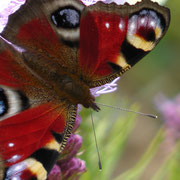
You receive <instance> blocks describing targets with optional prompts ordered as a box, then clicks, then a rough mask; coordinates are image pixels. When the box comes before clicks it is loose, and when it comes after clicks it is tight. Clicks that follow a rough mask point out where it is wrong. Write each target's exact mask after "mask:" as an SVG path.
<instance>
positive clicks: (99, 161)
mask: <svg viewBox="0 0 180 180" xmlns="http://www.w3.org/2000/svg"><path fill="white" fill-rule="evenodd" d="M91 122H92V128H93V133H94V140H95V144H96V151H97V155H98V166H99V170H100V171H101V170H102V164H101V157H100V153H99V147H98V143H97V137H96V131H95V126H94V119H93V115H92V110H91Z"/></svg>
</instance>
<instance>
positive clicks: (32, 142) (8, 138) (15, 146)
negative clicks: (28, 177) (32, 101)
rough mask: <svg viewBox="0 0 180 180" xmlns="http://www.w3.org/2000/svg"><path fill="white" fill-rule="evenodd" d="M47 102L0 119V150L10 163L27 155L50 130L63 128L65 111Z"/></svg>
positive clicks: (49, 133)
mask: <svg viewBox="0 0 180 180" xmlns="http://www.w3.org/2000/svg"><path fill="white" fill-rule="evenodd" d="M62 110H64V109H61V110H59V111H58V109H57V107H54V106H52V105H50V104H45V105H41V106H39V107H36V108H32V109H28V110H26V111H23V112H21V113H19V114H17V115H15V116H12V117H10V118H8V119H5V120H4V121H3V120H2V121H1V122H0V132H1V135H0V145H1V147H0V151H1V155H2V158H3V159H4V160H5V161H6V165H7V166H10V165H12V164H15V163H17V162H19V161H22V160H24V159H25V158H27V157H28V156H30V155H31V154H32V153H33V152H34V151H36V150H37V149H39V148H40V147H42V146H44V145H46V144H47V143H48V142H49V141H50V140H51V139H52V134H51V130H52V131H56V132H60V133H61V132H64V127H65V120H66V114H65V112H64V111H63V112H62Z"/></svg>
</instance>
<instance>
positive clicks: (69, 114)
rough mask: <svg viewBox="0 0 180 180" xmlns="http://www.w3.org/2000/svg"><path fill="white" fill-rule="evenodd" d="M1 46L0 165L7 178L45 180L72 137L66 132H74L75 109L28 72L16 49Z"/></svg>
mask: <svg viewBox="0 0 180 180" xmlns="http://www.w3.org/2000/svg"><path fill="white" fill-rule="evenodd" d="M0 45H1V46H0V132H1V134H0V159H1V162H0V164H1V166H3V167H6V170H5V171H4V170H3V171H4V172H3V173H4V175H5V176H4V178H5V177H6V178H8V179H13V178H20V179H30V178H32V177H40V179H46V177H47V173H48V172H49V171H50V169H51V168H52V166H53V165H54V163H55V161H56V160H57V158H58V156H59V152H60V151H61V150H62V149H63V148H64V146H65V143H66V141H67V138H68V136H69V135H70V132H69V131H66V129H68V130H70V131H71V129H72V126H73V123H74V120H75V117H76V114H75V113H76V107H75V106H73V107H71V106H70V105H69V104H67V103H65V102H62V101H61V100H60V99H56V97H54V96H53V92H51V90H50V91H48V89H47V87H46V85H45V84H44V83H43V82H41V81H40V80H38V78H37V77H35V76H34V75H33V74H32V73H31V71H28V70H27V67H26V65H25V64H24V61H23V56H22V53H21V52H19V51H17V49H16V47H14V46H13V45H12V44H9V43H8V42H7V41H6V40H4V39H2V38H1V39H0ZM50 100H51V102H50ZM69 121H70V123H69ZM69 124H70V125H69ZM69 126H70V127H69ZM18 167H21V168H18ZM35 167H36V168H35ZM1 171H2V168H1ZM0 173H1V176H2V172H0ZM1 176H0V177H1ZM41 176H42V177H41ZM1 179H2V178H1Z"/></svg>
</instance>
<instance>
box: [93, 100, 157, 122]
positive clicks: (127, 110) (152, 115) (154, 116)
mask: <svg viewBox="0 0 180 180" xmlns="http://www.w3.org/2000/svg"><path fill="white" fill-rule="evenodd" d="M96 104H98V105H101V106H104V107H109V108H113V109H118V110H121V111H126V112H132V113H135V114H139V115H141V116H146V117H150V118H154V119H157V118H158V116H156V115H154V114H146V113H142V112H138V111H133V110H131V109H126V108H121V107H117V106H109V105H106V104H102V103H96Z"/></svg>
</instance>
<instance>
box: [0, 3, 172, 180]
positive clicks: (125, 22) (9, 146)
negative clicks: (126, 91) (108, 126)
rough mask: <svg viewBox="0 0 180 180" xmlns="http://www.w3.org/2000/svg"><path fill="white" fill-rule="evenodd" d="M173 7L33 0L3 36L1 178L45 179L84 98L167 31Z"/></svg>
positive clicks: (88, 103) (91, 102) (89, 103)
mask: <svg viewBox="0 0 180 180" xmlns="http://www.w3.org/2000/svg"><path fill="white" fill-rule="evenodd" d="M169 21H170V12H169V10H168V9H167V8H165V7H162V6H160V5H158V4H157V3H153V2H151V1H150V0H143V1H141V2H139V3H137V4H135V5H129V4H127V3H126V4H124V5H117V4H115V3H110V4H105V3H103V2H98V3H96V4H94V5H91V6H88V7H86V6H85V5H84V4H83V3H82V2H81V1H80V0H36V1H35V0H27V1H26V3H25V4H24V5H23V6H21V8H20V9H19V10H18V11H17V12H15V13H14V14H12V15H11V16H10V17H9V20H8V24H7V26H6V27H5V29H4V30H3V32H2V33H1V38H0V104H1V109H0V159H1V162H0V168H1V176H2V174H3V177H1V179H18V180H20V179H21V180H27V179H38V180H44V179H46V178H47V175H48V173H49V172H50V170H51V169H52V167H53V165H54V164H55V162H56V160H57V158H58V156H59V154H60V153H61V151H62V150H63V149H64V147H65V145H66V142H67V139H68V137H69V136H70V134H71V132H72V129H73V126H74V121H75V118H76V111H77V104H82V105H83V106H84V107H86V108H92V109H94V110H95V111H99V107H98V106H97V105H96V103H95V98H94V97H93V96H92V94H91V93H90V88H93V87H97V86H101V85H104V84H106V83H108V82H111V81H112V80H114V79H115V78H117V77H119V76H121V75H122V74H123V73H125V72H126V71H127V70H129V69H130V68H131V67H132V66H133V65H134V64H136V63H137V62H138V61H139V60H140V59H141V58H142V57H144V56H145V55H146V54H148V53H149V52H150V51H151V50H152V49H153V48H154V47H155V46H156V44H157V43H158V42H159V41H160V39H161V38H162V37H163V36H164V34H165V33H166V31H167V29H168V26H169Z"/></svg>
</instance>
